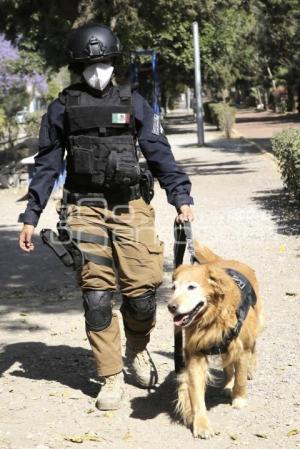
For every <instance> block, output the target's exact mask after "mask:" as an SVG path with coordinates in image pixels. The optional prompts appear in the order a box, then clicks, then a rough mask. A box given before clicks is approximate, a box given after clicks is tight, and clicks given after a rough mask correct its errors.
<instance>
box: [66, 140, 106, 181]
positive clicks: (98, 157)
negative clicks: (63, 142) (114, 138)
mask: <svg viewBox="0 0 300 449" xmlns="http://www.w3.org/2000/svg"><path fill="white" fill-rule="evenodd" d="M70 147H71V154H72V160H73V167H74V172H75V173H76V174H78V175H91V176H92V178H94V179H93V181H94V182H96V183H97V184H98V185H102V184H103V183H104V179H105V171H106V166H107V160H108V155H109V148H108V147H107V146H106V145H105V144H104V143H103V142H102V139H100V138H99V137H94V136H72V137H71V138H70Z"/></svg>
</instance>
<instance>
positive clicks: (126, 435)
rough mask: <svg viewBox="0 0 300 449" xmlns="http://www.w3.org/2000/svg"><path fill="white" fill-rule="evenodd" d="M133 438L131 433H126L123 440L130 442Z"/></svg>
mask: <svg viewBox="0 0 300 449" xmlns="http://www.w3.org/2000/svg"><path fill="white" fill-rule="evenodd" d="M131 438H132V434H131V433H130V432H129V430H128V432H126V433H125V435H123V437H122V440H124V441H127V440H130V439H131Z"/></svg>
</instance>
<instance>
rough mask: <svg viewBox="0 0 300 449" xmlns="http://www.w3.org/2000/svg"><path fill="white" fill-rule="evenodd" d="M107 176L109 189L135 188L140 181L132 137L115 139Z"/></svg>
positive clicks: (106, 183) (106, 181)
mask: <svg viewBox="0 0 300 449" xmlns="http://www.w3.org/2000/svg"><path fill="white" fill-rule="evenodd" d="M111 144H112V145H111V152H110V155H109V158H108V162H107V167H106V176H105V186H106V187H107V188H110V189H112V188H120V187H122V186H124V187H126V186H128V187H129V186H134V185H136V184H138V183H139V180H140V166H139V162H138V159H137V155H136V148H135V145H134V141H133V137H132V136H122V137H121V136H118V137H114V138H113V140H112V142H111Z"/></svg>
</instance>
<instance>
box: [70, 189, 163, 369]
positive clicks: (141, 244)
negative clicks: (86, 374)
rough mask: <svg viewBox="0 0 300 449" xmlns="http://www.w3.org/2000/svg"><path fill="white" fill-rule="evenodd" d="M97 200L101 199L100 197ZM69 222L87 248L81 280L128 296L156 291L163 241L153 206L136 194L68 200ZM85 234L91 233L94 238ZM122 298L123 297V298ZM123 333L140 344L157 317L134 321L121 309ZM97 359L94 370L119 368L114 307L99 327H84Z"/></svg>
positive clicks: (83, 284) (91, 286)
mask: <svg viewBox="0 0 300 449" xmlns="http://www.w3.org/2000/svg"><path fill="white" fill-rule="evenodd" d="M99 201H100V200H99ZM67 215H68V218H67V224H68V226H69V228H70V229H71V231H72V234H73V236H74V238H75V240H77V241H79V242H80V243H79V246H80V249H81V250H82V252H83V253H84V254H85V258H86V263H85V264H84V266H83V268H82V270H81V273H80V279H79V282H80V286H81V288H82V289H83V290H84V289H87V290H109V291H113V292H114V291H116V289H117V288H119V290H120V291H121V293H122V294H123V295H124V296H126V297H129V298H130V297H131V298H135V297H139V296H140V295H143V294H144V293H146V292H149V291H155V289H156V288H157V286H158V285H159V284H160V283H161V281H162V277H163V245H162V243H161V242H160V241H159V240H158V237H157V235H156V233H155V228H154V220H155V215H154V209H153V208H152V206H151V205H148V204H146V203H145V201H144V200H143V199H142V198H140V199H137V200H132V201H129V203H128V204H125V205H124V204H123V205H118V204H107V203H106V202H105V201H104V200H103V201H102V200H101V201H100V203H99V207H95V206H86V205H73V204H72V205H69V206H68V212H67ZM87 236H93V238H92V240H94V241H93V242H88V241H87V240H90V238H89V237H87ZM124 300H126V298H125V299H124ZM123 324H124V329H125V334H126V338H127V340H128V341H129V343H130V345H131V346H133V347H135V348H136V349H137V350H143V349H144V348H145V347H146V345H147V343H148V341H149V339H150V335H149V334H150V332H151V330H152V329H153V327H154V325H155V317H153V319H150V320H146V321H137V320H135V319H133V317H131V316H129V315H128V313H127V314H123ZM86 332H87V336H88V339H89V342H90V344H91V347H92V350H93V354H94V357H95V360H96V366H97V372H98V374H99V375H101V376H108V375H112V374H116V373H118V372H120V371H121V370H122V368H123V363H122V354H121V342H120V329H119V322H118V317H117V315H116V313H114V312H113V318H112V322H111V325H110V326H109V327H108V328H107V329H104V330H103V331H92V330H90V329H86Z"/></svg>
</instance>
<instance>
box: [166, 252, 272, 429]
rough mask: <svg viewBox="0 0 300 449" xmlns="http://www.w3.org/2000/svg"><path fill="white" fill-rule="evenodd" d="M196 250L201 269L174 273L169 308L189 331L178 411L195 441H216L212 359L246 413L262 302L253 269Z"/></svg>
mask: <svg viewBox="0 0 300 449" xmlns="http://www.w3.org/2000/svg"><path fill="white" fill-rule="evenodd" d="M195 248H196V257H197V260H198V261H199V264H194V265H181V266H179V267H178V268H177V269H176V270H175V271H174V275H173V282H174V294H173V296H172V298H171V299H170V300H169V302H168V309H169V311H170V312H171V313H172V315H173V319H174V325H175V326H177V327H178V328H182V329H183V330H184V359H185V368H184V370H183V371H182V372H181V374H180V375H179V379H178V380H179V386H178V400H177V411H178V412H179V413H180V415H181V416H182V418H183V421H184V423H185V425H187V426H188V427H191V428H192V430H193V435H194V437H198V438H211V437H212V436H213V435H214V431H213V429H212V427H211V425H210V423H209V420H208V417H207V411H206V406H205V389H206V384H207V381H208V379H209V370H208V367H209V357H210V355H211V354H214V355H215V354H218V353H219V354H220V357H221V361H222V365H223V369H224V374H225V387H224V388H225V389H226V392H227V393H230V395H231V397H232V405H233V407H235V408H242V407H243V406H244V405H245V403H246V396H247V379H249V378H252V375H253V372H254V369H255V366H256V355H255V342H256V337H257V336H258V334H259V332H260V331H261V330H262V326H263V317H262V300H261V298H260V296H259V291H258V283H257V280H256V277H255V273H254V271H253V270H252V269H251V268H250V267H248V266H247V265H245V264H243V263H241V262H238V261H235V260H224V259H222V258H220V257H219V256H217V255H216V254H214V253H213V252H212V251H210V250H209V249H208V248H207V247H205V246H203V245H201V244H199V243H195ZM228 269H229V271H228ZM244 281H246V282H244ZM243 292H244V293H243ZM245 297H246V303H248V307H247V305H246V306H245ZM241 307H242V309H241ZM245 307H246V312H245ZM175 330H176V329H175Z"/></svg>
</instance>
